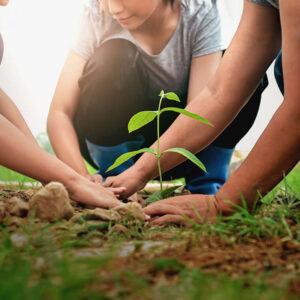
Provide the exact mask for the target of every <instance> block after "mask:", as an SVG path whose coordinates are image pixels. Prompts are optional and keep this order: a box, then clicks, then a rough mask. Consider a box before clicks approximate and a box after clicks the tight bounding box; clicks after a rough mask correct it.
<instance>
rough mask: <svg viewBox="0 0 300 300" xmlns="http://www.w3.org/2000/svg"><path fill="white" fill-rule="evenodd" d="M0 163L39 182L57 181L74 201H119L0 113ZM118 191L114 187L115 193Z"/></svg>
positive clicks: (101, 204) (105, 203)
mask: <svg viewBox="0 0 300 300" xmlns="http://www.w3.org/2000/svg"><path fill="white" fill-rule="evenodd" d="M0 128H1V130H0V145H1V147H0V165H3V166H5V167H7V168H10V169H13V170H15V171H17V172H20V173H23V174H25V175H27V176H30V177H32V178H35V179H37V180H39V181H41V182H43V183H48V182H50V181H59V182H61V183H62V184H63V185H64V186H65V187H66V188H67V190H68V192H69V194H70V197H71V198H72V199H73V200H75V201H78V202H82V203H85V204H89V205H93V206H98V207H103V208H108V207H114V206H117V205H119V204H120V202H119V201H118V200H117V199H116V197H115V196H114V194H113V193H112V191H109V190H107V189H105V188H104V187H102V186H101V185H97V184H94V183H92V182H90V181H89V180H87V179H85V178H84V177H82V176H80V175H79V174H78V173H76V172H75V171H74V170H72V169H71V168H70V167H68V166H67V165H65V164H64V163H63V162H62V161H60V160H59V159H57V158H56V157H55V156H53V155H51V154H49V153H47V152H46V151H44V150H42V149H41V148H40V147H39V146H38V145H37V144H35V143H32V141H31V139H30V138H28V137H27V136H25V135H24V134H23V133H22V132H21V131H20V130H19V129H18V128H17V127H16V126H14V125H13V124H12V123H11V122H10V121H9V120H8V119H6V118H5V117H4V116H3V115H1V114H0ZM120 191H122V189H120V190H119V191H115V193H119V192H120Z"/></svg>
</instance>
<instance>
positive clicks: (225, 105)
mask: <svg viewBox="0 0 300 300" xmlns="http://www.w3.org/2000/svg"><path fill="white" fill-rule="evenodd" d="M262 28H263V29H262ZM280 44H281V39H280V22H279V18H278V12H277V11H276V10H275V9H273V8H271V7H262V6H258V5H256V4H253V3H250V2H248V1H245V3H244V11H243V16H242V20H241V22H240V25H239V27H238V30H237V32H236V34H235V37H234V39H233V41H232V43H231V45H230V46H229V48H228V50H227V51H226V53H225V55H224V57H223V59H222V61H221V63H220V66H219V68H218V70H217V72H216V74H215V76H214V77H213V79H212V80H211V81H210V82H209V84H208V85H207V86H206V87H205V88H204V89H203V90H202V92H201V93H200V94H198V95H195V97H194V98H193V99H191V100H190V103H189V104H188V105H187V107H186V109H187V110H189V111H191V112H194V113H197V114H199V115H201V116H203V117H204V118H206V119H207V120H209V121H210V122H211V123H213V124H214V127H209V126H207V125H204V124H202V123H199V122H198V121H195V120H193V119H190V118H188V117H186V116H183V115H180V116H179V117H178V118H177V119H176V120H175V122H174V123H173V124H172V125H171V126H170V128H169V129H168V130H167V131H166V132H165V133H164V134H163V135H162V137H161V139H160V149H161V150H165V149H168V148H173V147H182V148H186V149H188V150H190V151H191V152H193V153H197V152H199V151H200V150H202V149H204V148H205V147H206V146H208V145H209V144H210V143H211V142H212V141H213V140H214V139H215V138H216V137H217V136H218V135H219V134H221V133H222V131H223V130H224V129H225V128H226V127H227V126H228V125H229V124H230V123H231V122H232V120H233V119H234V118H235V116H236V115H237V114H238V113H239V111H240V110H241V109H242V107H243V106H244V105H245V103H246V102H247V100H248V99H249V98H250V97H251V95H252V93H253V92H254V90H255V89H256V87H257V85H258V83H259V81H260V79H261V77H262V76H263V74H264V72H265V70H266V69H267V68H268V66H269V65H270V64H271V62H272V61H273V59H274V58H275V57H276V55H277V53H278V51H279V49H280ZM152 148H154V149H155V148H156V143H155V144H153V145H152ZM183 160H184V158H183V157H182V156H179V155H177V154H174V153H167V154H164V155H163V156H162V158H161V165H162V169H163V171H167V170H169V169H171V168H173V167H175V166H176V165H178V164H180V163H182V162H183ZM157 174H158V173H157V162H156V160H155V158H154V157H153V156H152V155H151V154H148V153H146V154H144V155H142V157H141V158H140V159H139V160H138V161H137V162H136V164H135V165H134V166H133V167H132V168H130V169H128V171H127V175H129V178H133V179H134V180H135V182H137V183H139V184H140V185H142V184H145V183H146V182H147V181H148V180H150V179H152V178H155V177H156V176H157ZM132 181H133V180H132ZM132 181H131V182H132ZM116 183H118V184H120V183H123V185H124V182H123V181H120V182H116ZM114 184H115V183H114V182H113V184H112V185H113V186H114ZM125 186H126V187H127V190H126V193H130V192H131V191H132V188H131V186H128V185H126V182H125ZM134 188H136V186H134Z"/></svg>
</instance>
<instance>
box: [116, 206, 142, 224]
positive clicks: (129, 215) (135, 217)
mask: <svg viewBox="0 0 300 300" xmlns="http://www.w3.org/2000/svg"><path fill="white" fill-rule="evenodd" d="M113 210H114V211H116V212H118V213H119V214H120V215H121V217H122V219H123V220H125V221H141V222H145V220H146V216H145V213H144V212H143V209H142V206H141V205H140V204H138V203H136V202H129V203H126V204H125V205H121V206H117V207H115V208H114V209H113Z"/></svg>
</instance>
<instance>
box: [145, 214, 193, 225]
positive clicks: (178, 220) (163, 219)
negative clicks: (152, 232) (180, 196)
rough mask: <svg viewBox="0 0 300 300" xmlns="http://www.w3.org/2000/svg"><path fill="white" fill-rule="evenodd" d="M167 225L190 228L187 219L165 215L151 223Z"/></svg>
mask: <svg viewBox="0 0 300 300" xmlns="http://www.w3.org/2000/svg"><path fill="white" fill-rule="evenodd" d="M166 223H172V224H178V225H184V226H186V227H188V226H190V224H189V222H188V221H187V220H186V219H185V218H183V217H182V216H178V215H165V216H162V217H159V218H157V219H155V220H153V221H152V222H150V224H151V225H163V224H166Z"/></svg>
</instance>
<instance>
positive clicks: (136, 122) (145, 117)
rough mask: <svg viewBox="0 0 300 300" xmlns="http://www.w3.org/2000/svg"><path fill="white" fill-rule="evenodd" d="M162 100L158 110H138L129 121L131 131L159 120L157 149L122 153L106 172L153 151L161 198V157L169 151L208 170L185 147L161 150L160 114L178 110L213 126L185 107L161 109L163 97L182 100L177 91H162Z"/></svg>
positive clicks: (160, 95)
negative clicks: (139, 155)
mask: <svg viewBox="0 0 300 300" xmlns="http://www.w3.org/2000/svg"><path fill="white" fill-rule="evenodd" d="M159 97H160V100H159V105H158V110H157V111H141V112H138V113H137V114H135V115H134V116H133V117H131V119H130V121H129V123H128V131H129V133H131V132H133V131H135V130H137V129H139V128H141V127H143V126H145V125H147V124H148V123H150V122H151V121H153V120H154V119H155V118H156V122H157V128H156V129H157V149H156V151H155V150H154V149H151V148H143V149H140V150H137V151H131V152H127V153H125V154H122V155H121V156H119V157H118V158H117V159H116V160H115V162H114V163H113V164H112V165H111V166H110V167H109V168H108V169H107V170H106V172H108V171H110V170H113V169H114V168H116V167H118V166H120V165H121V164H122V163H124V162H125V161H127V160H128V159H130V158H132V157H134V156H135V155H138V154H141V153H144V152H149V153H152V154H153V155H155V156H156V158H157V166H158V173H159V182H160V195H162V197H161V199H162V198H164V197H163V189H162V171H161V165H160V159H161V157H162V156H163V155H164V154H165V153H167V152H175V153H178V154H181V155H183V156H184V157H186V158H187V159H189V160H190V161H191V162H193V163H194V164H195V165H197V166H198V167H199V168H201V169H202V170H203V171H204V172H206V168H205V166H204V164H203V163H202V162H201V161H200V160H199V159H198V158H197V157H196V156H195V155H194V154H193V153H191V152H190V151H188V150H186V149H184V148H171V149H167V150H165V151H162V152H160V148H159V146H160V145H159V138H160V134H159V121H160V116H161V114H162V113H164V112H166V111H173V112H177V113H179V114H183V115H185V116H188V117H190V118H193V119H195V120H198V121H200V122H202V123H204V124H207V125H209V126H213V125H212V124H211V123H210V122H209V121H207V120H206V119H204V118H203V117H201V116H199V115H197V114H194V113H191V112H189V111H187V110H185V109H182V108H178V107H165V108H163V109H161V105H162V101H163V99H169V100H173V101H177V102H180V99H179V97H178V96H177V95H176V94H175V93H172V92H170V93H165V92H164V91H161V92H160V94H159Z"/></svg>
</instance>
